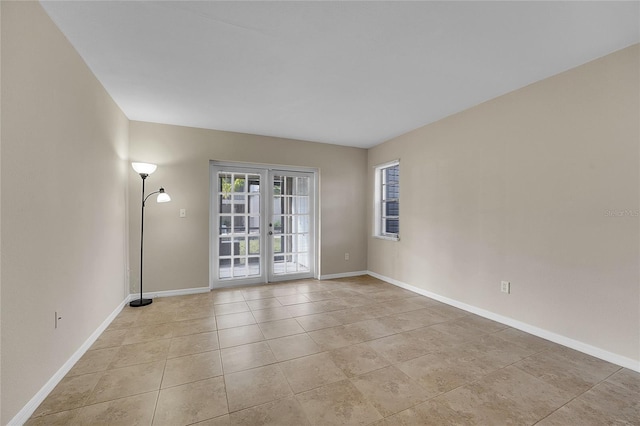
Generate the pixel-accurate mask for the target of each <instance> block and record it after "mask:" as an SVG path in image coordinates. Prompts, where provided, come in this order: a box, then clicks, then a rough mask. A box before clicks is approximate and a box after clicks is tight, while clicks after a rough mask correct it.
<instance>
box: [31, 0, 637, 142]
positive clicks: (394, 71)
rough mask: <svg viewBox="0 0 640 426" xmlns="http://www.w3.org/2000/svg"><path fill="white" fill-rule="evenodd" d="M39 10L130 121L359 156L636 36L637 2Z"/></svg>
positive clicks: (181, 4)
mask: <svg viewBox="0 0 640 426" xmlns="http://www.w3.org/2000/svg"><path fill="white" fill-rule="evenodd" d="M41 4H42V5H43V7H44V8H45V10H46V11H47V13H48V14H49V16H51V18H52V19H53V21H54V22H55V23H56V25H57V26H58V27H59V28H60V29H61V30H62V32H63V33H64V34H65V36H66V37H67V38H68V39H69V41H70V42H71V44H72V45H73V46H74V47H75V48H76V50H77V51H78V52H79V53H80V55H81V56H82V58H83V59H84V60H85V62H86V63H87V65H88V66H89V68H91V70H92V71H93V73H94V74H95V75H96V77H97V78H98V80H100V82H101V83H102V84H103V85H104V87H105V89H106V90H107V91H108V92H109V94H110V95H111V96H112V97H113V99H114V101H115V102H116V103H117V104H118V105H119V106H120V108H121V109H122V111H123V112H124V113H125V114H126V115H127V117H128V118H129V119H131V120H140V121H149V122H157V123H167V124H176V125H181V126H191V127H200V128H206V129H216V130H226V131H233V132H242V133H252V134H257V135H266V136H276V137H284V138H293V139H300V140H309V141H316V142H323V143H331V144H339V145H348V146H355V147H362V148H367V147H371V146H374V145H377V144H379V143H381V142H384V141H386V140H388V139H391V138H393V137H395V136H398V135H400V134H403V133H406V132H408V131H410V130H413V129H415V128H418V127H421V126H423V125H425V124H429V123H432V122H434V121H436V120H439V119H441V118H444V117H446V116H448V115H451V114H454V113H456V112H459V111H462V110H464V109H467V108H470V107H472V106H474V105H477V104H479V103H482V102H484V101H487V100H489V99H492V98H495V97H497V96H500V95H502V94H505V93H508V92H510V91H513V90H515V89H518V88H521V87H523V86H526V85H528V84H531V83H533V82H535V81H538V80H541V79H544V78H546V77H549V76H551V75H554V74H557V73H559V72H562V71H565V70H567V69H570V68H573V67H576V66H578V65H581V64H584V63H586V62H588V61H591V60H593V59H596V58H598V57H601V56H604V55H606V54H608V53H611V52H613V51H616V50H619V49H622V48H624V47H627V46H629V45H631V44H634V43H638V42H639V41H640V29H639V27H640V24H639V22H640V8H639V6H640V3H639V2H637V1H631V2H610V1H604V2H578V1H575V2H484V1H473V2H396V1H386V2H385V1H377V2H361V1H359V2H355V1H354V2H351V1H343V2H329V1H317V2H312V1H302V2H288V1H282V2H271V1H260V2H244V1H234V2H213V1H209V2H207V1H204V2H203V1H175V2H173V1H151V2H148V1H122V2H120V1H69V2H57V1H42V2H41Z"/></svg>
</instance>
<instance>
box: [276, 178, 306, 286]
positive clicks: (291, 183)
mask: <svg viewBox="0 0 640 426" xmlns="http://www.w3.org/2000/svg"><path fill="white" fill-rule="evenodd" d="M309 186H310V179H309V178H308V177H300V176H278V175H276V176H274V177H273V188H274V190H273V195H272V197H273V200H272V207H273V211H272V213H273V216H272V220H273V221H272V223H273V225H274V226H273V233H274V236H273V237H272V244H273V246H272V249H273V259H272V264H273V271H272V274H273V275H286V274H297V273H300V272H308V271H309V270H310V269H309V255H308V253H309V244H310V242H309V238H310V214H311V205H310V197H309Z"/></svg>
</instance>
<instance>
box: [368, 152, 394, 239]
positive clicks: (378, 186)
mask: <svg viewBox="0 0 640 426" xmlns="http://www.w3.org/2000/svg"><path fill="white" fill-rule="evenodd" d="M392 167H398V179H397V187H398V198H394V199H391V200H393V201H395V202H397V205H398V214H397V215H387V214H385V211H384V208H385V205H386V202H387V201H388V200H387V199H385V197H384V190H385V185H387V183H385V181H384V173H385V171H386V170H387V169H389V168H392ZM374 176H375V177H374V217H375V219H374V229H373V236H374V237H375V238H380V239H383V240H390V241H399V240H400V159H397V160H393V161H389V162H386V163H383V164H379V165H377V166H374ZM388 218H397V220H398V232H397V233H394V232H386V230H385V220H386V219H388Z"/></svg>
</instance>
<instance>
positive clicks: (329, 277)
mask: <svg viewBox="0 0 640 426" xmlns="http://www.w3.org/2000/svg"><path fill="white" fill-rule="evenodd" d="M367 274H369V271H354V272H342V273H340V274H327V275H320V276H319V277H318V279H319V280H335V279H337V278H349V277H359V276H360V275H367Z"/></svg>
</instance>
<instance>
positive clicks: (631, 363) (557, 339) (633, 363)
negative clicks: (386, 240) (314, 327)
mask: <svg viewBox="0 0 640 426" xmlns="http://www.w3.org/2000/svg"><path fill="white" fill-rule="evenodd" d="M367 273H368V274H369V275H371V276H372V277H375V278H378V279H379V280H382V281H385V282H388V283H389V284H393V285H395V286H398V287H401V288H404V289H405V290H409V291H413V292H414V293H418V294H420V295H422V296H427V297H429V298H431V299H434V300H437V301H439V302H442V303H446V304H447V305H451V306H454V307H456V308H460V309H462V310H465V311H467V312H471V313H473V314H476V315H479V316H481V317H484V318H488V319H490V320H493V321H496V322H499V323H501V324H505V325H508V326H510V327H513V328H517V329H518V330H522V331H524V332H526V333H529V334H533V335H534V336H538V337H541V338H543V339H546V340H550V341H552V342H554V343H558V344H559V345H562V346H566V347H568V348H571V349H575V350H576V351H579V352H583V353H585V354H587V355H591V356H594V357H596V358H600V359H602V360H605V361H608V362H611V363H613V364H616V365H619V366H621V367H624V368H628V369H629V370H633V371H637V372H640V361H637V360H634V359H631V358H628V357H625V356H622V355H618V354H615V353H613V352H609V351H607V350H604V349H602V348H598V347H596V346H592V345H589V344H587V343H584V342H581V341H579V340H574V339H571V338H570V337H566V336H563V335H561V334H557V333H554V332H552V331H549V330H545V329H543V328H539V327H536V326H533V325H530V324H527V323H524V322H522V321H518V320H515V319H513V318H509V317H505V316H503V315H499V314H496V313H494V312H491V311H487V310H485V309H482V308H478V307H476V306H473V305H468V304H466V303H463V302H459V301H457V300H454V299H450V298H448V297H444V296H440V295H439V294H435V293H432V292H430V291H427V290H424V289H421V288H418V287H414V286H412V285H410V284H407V283H403V282H402V281H398V280H395V279H393V278H389V277H385V276H384V275H380V274H377V273H375V272H372V271H368V272H367Z"/></svg>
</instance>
